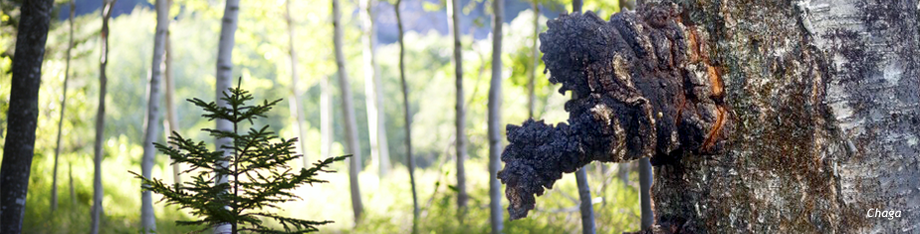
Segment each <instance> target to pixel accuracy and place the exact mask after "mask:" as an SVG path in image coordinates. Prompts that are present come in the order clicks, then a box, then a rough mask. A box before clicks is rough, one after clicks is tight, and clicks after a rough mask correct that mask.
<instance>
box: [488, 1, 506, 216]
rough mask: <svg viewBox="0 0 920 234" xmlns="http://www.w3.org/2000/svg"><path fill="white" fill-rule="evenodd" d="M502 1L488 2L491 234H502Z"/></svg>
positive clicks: (503, 8) (503, 6) (503, 4)
mask: <svg viewBox="0 0 920 234" xmlns="http://www.w3.org/2000/svg"><path fill="white" fill-rule="evenodd" d="M504 2H505V1H504V0H492V81H491V82H490V85H489V104H488V105H489V130H488V131H489V200H490V204H489V207H490V210H491V212H490V220H491V223H492V234H498V233H502V228H503V227H504V225H503V224H502V220H503V219H504V218H503V216H502V195H501V194H502V192H501V190H502V185H501V184H500V183H499V182H498V170H499V169H501V166H502V165H501V161H500V158H501V153H502V134H501V127H502V124H501V123H502V120H501V106H502V23H503V21H502V19H503V17H502V15H503V14H504V10H505V3H504Z"/></svg>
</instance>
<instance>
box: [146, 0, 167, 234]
mask: <svg viewBox="0 0 920 234" xmlns="http://www.w3.org/2000/svg"><path fill="white" fill-rule="evenodd" d="M166 1H167V0H157V1H156V4H155V5H154V7H155V8H156V13H157V26H156V33H155V34H154V39H153V60H152V63H151V65H150V83H149V84H148V85H147V94H148V96H147V118H146V119H145V120H146V121H144V125H145V126H146V127H147V129H146V131H144V145H143V147H144V155H143V157H142V158H141V171H142V172H141V173H142V174H143V176H144V178H152V177H151V176H152V175H151V174H152V172H153V165H154V164H155V163H156V149H155V148H154V146H153V142H154V141H156V139H157V138H158V137H159V136H160V128H159V127H161V125H160V78H161V77H162V76H163V70H162V66H163V56H164V55H165V53H166V32H167V31H168V30H169V5H168V4H167V3H166ZM141 229H142V231H143V232H144V233H156V230H157V223H156V217H155V216H154V213H153V197H152V194H151V193H150V191H146V190H145V191H141Z"/></svg>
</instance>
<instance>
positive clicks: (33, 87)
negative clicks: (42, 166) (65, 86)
mask: <svg viewBox="0 0 920 234" xmlns="http://www.w3.org/2000/svg"><path fill="white" fill-rule="evenodd" d="M53 4H54V2H53V1H51V0H43V1H42V0H36V1H26V2H23V3H22V7H20V12H21V15H20V20H21V21H19V22H20V23H19V27H18V30H19V31H18V33H17V35H16V54H15V56H14V57H13V66H12V73H13V77H12V81H11V84H10V97H9V98H10V99H9V100H10V106H9V109H8V110H7V113H6V116H7V118H8V119H7V127H8V128H7V130H6V142H5V143H4V145H3V162H2V165H0V184H2V185H3V189H2V190H0V223H2V225H0V233H20V232H22V220H23V216H24V214H25V208H26V193H28V191H29V174H30V173H31V168H32V157H33V156H34V154H35V128H36V127H37V126H36V123H37V119H38V89H39V87H40V86H41V75H42V74H41V73H42V61H43V60H44V55H45V41H46V40H47V39H48V29H49V26H50V23H51V8H52V5H53Z"/></svg>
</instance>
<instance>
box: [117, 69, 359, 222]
mask: <svg viewBox="0 0 920 234" xmlns="http://www.w3.org/2000/svg"><path fill="white" fill-rule="evenodd" d="M223 94H224V97H222V98H221V99H222V100H225V101H226V102H227V103H228V105H229V106H228V107H222V106H218V105H217V103H215V102H209V103H206V102H204V101H202V100H200V99H197V98H195V99H189V100H188V101H189V102H192V103H194V104H195V105H196V106H199V107H201V108H202V109H204V111H205V114H203V115H202V116H203V117H206V118H208V120H209V121H213V120H215V119H225V120H228V121H230V122H231V123H233V131H232V132H229V131H219V130H215V129H202V130H203V131H205V132H208V133H209V134H210V136H212V137H218V138H220V137H228V138H231V139H232V140H233V141H232V145H227V146H222V147H221V149H218V150H213V151H212V150H209V149H208V148H207V145H206V144H205V143H204V142H203V141H199V142H194V141H192V140H191V139H186V138H183V137H182V136H181V135H179V134H173V136H171V137H170V138H169V142H170V143H171V144H172V145H174V146H175V147H169V146H167V145H164V144H159V143H154V144H155V145H156V148H157V149H158V150H160V152H162V153H164V154H166V155H169V157H170V158H172V159H173V160H172V163H185V164H187V165H189V168H188V169H187V170H185V171H183V172H182V173H191V174H193V176H192V181H189V182H185V183H183V184H179V185H167V184H166V183H164V182H163V181H162V180H160V179H148V178H144V177H143V176H141V175H139V174H137V173H135V172H130V173H132V174H134V175H135V176H136V177H137V178H139V179H141V180H143V182H142V186H141V187H142V189H144V190H149V191H153V192H155V193H158V194H161V195H163V198H162V199H161V200H160V201H166V202H167V204H169V205H179V206H180V207H181V208H185V209H189V210H191V213H192V214H193V215H195V216H197V217H198V220H195V221H176V224H178V225H203V226H204V228H203V229H201V230H199V231H198V232H202V231H205V230H208V229H209V228H211V227H213V226H215V225H218V224H227V223H229V224H231V226H232V230H233V233H238V232H240V231H245V232H251V233H307V232H314V231H318V229H317V226H319V225H324V224H329V223H332V221H328V220H326V221H310V220H301V219H295V218H288V217H283V216H280V215H278V214H276V213H272V212H269V211H266V210H265V209H263V208H266V207H270V208H279V207H278V206H277V205H276V204H278V203H281V202H287V201H293V200H296V199H299V198H300V197H298V196H296V195H294V194H293V193H292V191H291V190H292V189H294V188H296V187H297V186H300V185H304V184H310V185H312V184H314V183H327V182H328V181H325V180H320V179H316V178H315V177H316V176H317V175H318V174H319V173H320V172H335V171H331V170H328V169H327V167H328V166H329V165H330V164H332V163H334V162H336V161H343V160H345V158H347V157H349V156H350V155H346V156H339V157H330V158H327V159H325V160H320V161H318V162H316V163H314V164H313V167H311V168H303V169H301V170H300V171H299V172H297V173H295V172H292V169H291V168H290V167H289V166H288V165H287V163H288V162H289V161H291V160H294V159H297V158H300V157H301V156H302V155H296V154H294V147H295V146H294V144H295V142H296V141H297V139H296V138H295V139H279V138H278V137H277V136H276V135H275V133H274V132H271V131H268V127H269V126H268V125H266V126H264V127H262V128H258V129H256V128H250V129H249V130H248V131H247V132H245V133H243V134H240V133H239V132H238V127H239V126H240V123H242V122H244V121H248V122H249V123H250V124H253V120H254V119H257V118H258V117H262V118H265V113H266V112H268V111H269V110H270V109H271V107H272V106H274V105H275V104H277V103H278V102H279V101H281V99H278V100H275V101H272V102H269V101H267V100H266V101H264V102H263V104H261V105H255V106H252V105H246V103H245V102H247V101H250V100H252V99H253V97H252V95H250V94H249V92H247V91H244V90H242V89H240V88H239V87H237V88H231V89H230V90H229V93H228V92H226V91H225V92H224V93H223ZM225 150H227V151H232V154H231V155H230V156H229V157H225V156H224V151H225ZM221 163H226V164H223V165H228V166H220V165H222V164H221ZM219 175H220V176H227V183H215V181H216V180H215V178H218V176H219ZM263 219H274V220H275V221H277V222H278V223H280V225H281V226H282V227H283V229H284V230H283V231H279V230H273V229H271V228H269V227H268V226H266V224H265V223H263Z"/></svg>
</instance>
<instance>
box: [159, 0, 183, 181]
mask: <svg viewBox="0 0 920 234" xmlns="http://www.w3.org/2000/svg"><path fill="white" fill-rule="evenodd" d="M167 2H168V4H167V5H168V6H167V7H166V8H167V9H169V8H171V7H172V0H167ZM172 56H173V50H172V37H171V34H170V31H169V28H167V29H166V56H165V58H164V60H163V66H164V67H166V69H165V70H166V73H165V74H163V78H164V79H163V80H165V82H164V83H166V127H165V129H167V130H168V132H166V137H167V140H166V141H167V142H168V141H169V137H170V136H173V133H174V132H179V129H180V128H179V117H178V116H177V113H176V102H175V94H176V83H175V82H176V81H175V80H174V79H173V78H174V77H173V70H172V69H173V66H172ZM172 146H174V147H178V146H176V145H172ZM172 170H173V183H175V184H176V186H177V188H178V186H180V185H181V184H182V177H181V175H180V174H181V172H182V165H181V164H179V163H176V162H175V161H173V163H172Z"/></svg>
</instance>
